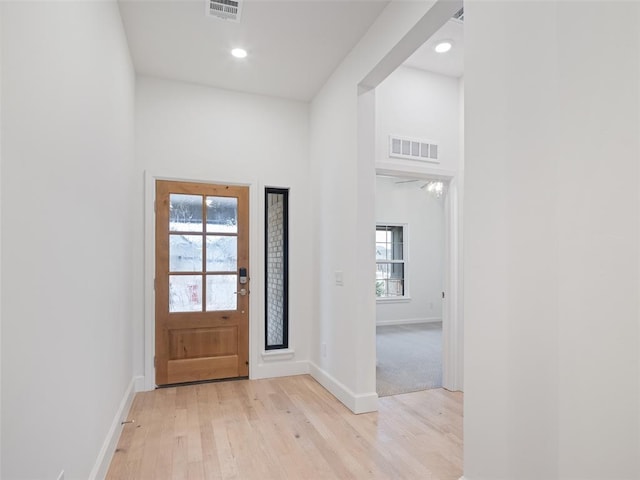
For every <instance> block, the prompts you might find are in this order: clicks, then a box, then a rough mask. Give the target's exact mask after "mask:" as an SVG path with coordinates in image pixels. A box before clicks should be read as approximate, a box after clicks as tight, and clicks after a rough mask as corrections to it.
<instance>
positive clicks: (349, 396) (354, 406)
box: [309, 362, 378, 413]
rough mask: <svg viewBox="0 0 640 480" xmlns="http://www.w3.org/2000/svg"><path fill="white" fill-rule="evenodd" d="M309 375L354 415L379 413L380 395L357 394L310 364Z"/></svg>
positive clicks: (313, 364) (372, 393)
mask: <svg viewBox="0 0 640 480" xmlns="http://www.w3.org/2000/svg"><path fill="white" fill-rule="evenodd" d="M309 373H310V374H311V376H312V377H313V378H315V379H316V381H317V382H318V383H319V384H320V385H322V386H323V387H324V388H326V389H327V390H329V392H330V393H331V394H332V395H333V396H334V397H336V398H337V399H338V400H340V401H341V402H342V403H343V404H344V405H345V406H346V407H347V408H348V409H349V410H351V411H352V412H353V413H367V412H377V411H378V394H377V393H376V392H371V393H364V394H357V395H356V394H355V393H353V392H352V391H351V390H350V389H348V388H347V387H346V386H345V385H344V384H342V383H341V382H339V381H338V380H336V379H335V378H334V377H333V376H332V375H330V374H329V373H327V372H326V371H325V370H323V369H321V368H320V367H319V366H317V365H316V364H315V363H313V362H309Z"/></svg>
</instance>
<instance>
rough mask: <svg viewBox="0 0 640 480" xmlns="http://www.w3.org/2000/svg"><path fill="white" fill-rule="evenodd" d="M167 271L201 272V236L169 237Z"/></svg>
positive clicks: (176, 235)
mask: <svg viewBox="0 0 640 480" xmlns="http://www.w3.org/2000/svg"><path fill="white" fill-rule="evenodd" d="M169 271H171V272H201V271H202V236H201V235H180V234H172V235H169Z"/></svg>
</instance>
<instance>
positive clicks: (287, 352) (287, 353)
mask: <svg viewBox="0 0 640 480" xmlns="http://www.w3.org/2000/svg"><path fill="white" fill-rule="evenodd" d="M295 354H296V351H295V350H293V349H291V348H282V349H279V350H263V351H262V360H264V361H265V362H273V361H278V360H291V359H292V358H293V357H294V356H295Z"/></svg>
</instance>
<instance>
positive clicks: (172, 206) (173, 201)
mask: <svg viewBox="0 0 640 480" xmlns="http://www.w3.org/2000/svg"><path fill="white" fill-rule="evenodd" d="M169 230H170V231H172V232H201V231H202V196H201V195H182V194H178V193H172V194H171V195H169Z"/></svg>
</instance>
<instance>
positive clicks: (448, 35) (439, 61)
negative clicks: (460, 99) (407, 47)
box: [404, 19, 464, 77]
mask: <svg viewBox="0 0 640 480" xmlns="http://www.w3.org/2000/svg"><path fill="white" fill-rule="evenodd" d="M442 40H450V41H451V42H452V44H453V47H452V48H451V50H449V51H448V52H446V53H436V51H435V50H434V47H435V46H436V45H437V44H438V43H440V42H441V41H442ZM404 65H405V66H408V67H414V68H420V69H423V70H429V71H431V72H435V73H440V74H442V75H448V76H450V77H461V76H462V75H463V73H464V25H463V23H462V22H461V21H459V20H453V19H451V20H449V21H448V22H447V23H445V24H444V25H443V26H442V28H441V29H440V30H438V32H437V33H436V34H435V35H433V36H432V37H431V38H430V39H429V40H427V41H426V42H425V43H424V44H423V45H422V47H420V48H419V49H418V50H416V52H415V53H414V54H413V55H411V56H410V57H409V58H408V59H407V60H406V61H405V62H404Z"/></svg>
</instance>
